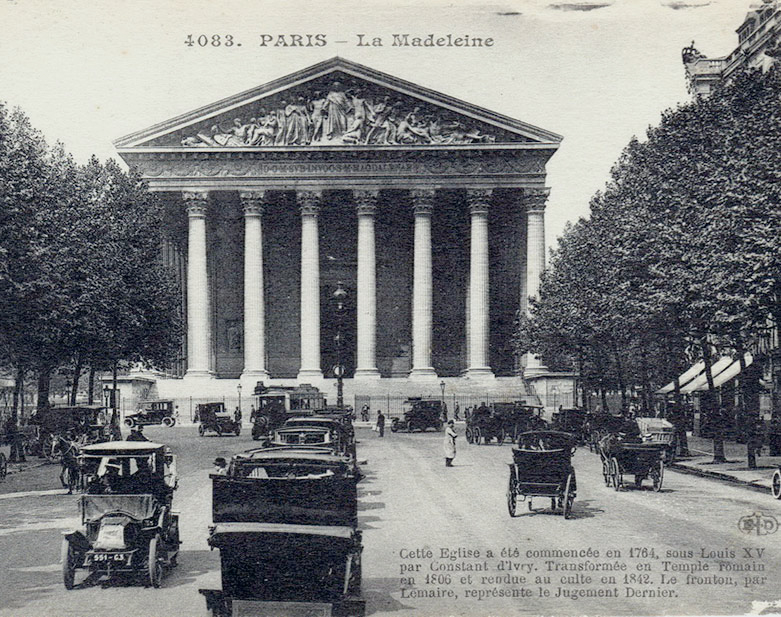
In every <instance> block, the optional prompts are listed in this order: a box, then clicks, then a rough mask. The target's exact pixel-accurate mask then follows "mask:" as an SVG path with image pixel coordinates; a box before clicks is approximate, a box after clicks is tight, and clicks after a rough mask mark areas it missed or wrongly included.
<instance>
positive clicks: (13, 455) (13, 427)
mask: <svg viewBox="0 0 781 617" xmlns="http://www.w3.org/2000/svg"><path fill="white" fill-rule="evenodd" d="M23 392H24V367H21V366H19V367H17V369H16V380H15V382H14V398H13V404H12V405H11V420H10V422H9V426H8V429H7V432H8V433H9V435H8V439H9V441H10V443H11V451H10V453H9V457H8V460H9V462H11V463H22V462H24V460H25V458H24V448H23V446H22V440H21V434H20V433H19V407H20V405H21V406H22V409H23V408H24V394H23Z"/></svg>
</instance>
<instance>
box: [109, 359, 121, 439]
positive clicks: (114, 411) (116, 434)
mask: <svg viewBox="0 0 781 617" xmlns="http://www.w3.org/2000/svg"><path fill="white" fill-rule="evenodd" d="M117 364H118V363H117V361H116V360H114V365H113V367H112V371H111V433H112V437H113V439H115V440H117V441H119V440H121V439H122V432H121V431H120V429H119V413H118V405H119V401H117V399H118V398H119V397H118V396H117Z"/></svg>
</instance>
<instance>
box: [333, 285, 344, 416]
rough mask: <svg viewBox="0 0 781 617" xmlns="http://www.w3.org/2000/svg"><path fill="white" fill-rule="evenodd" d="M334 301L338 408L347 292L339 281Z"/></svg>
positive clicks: (341, 398)
mask: <svg viewBox="0 0 781 617" xmlns="http://www.w3.org/2000/svg"><path fill="white" fill-rule="evenodd" d="M333 297H334V301H335V302H336V336H334V341H335V342H336V365H335V366H334V375H336V406H337V407H338V408H339V409H343V408H344V365H343V364H342V341H343V339H344V337H343V335H342V320H343V316H344V301H345V299H346V298H347V292H346V291H345V289H344V287H342V283H341V281H340V282H338V283H337V284H336V291H334V294H333Z"/></svg>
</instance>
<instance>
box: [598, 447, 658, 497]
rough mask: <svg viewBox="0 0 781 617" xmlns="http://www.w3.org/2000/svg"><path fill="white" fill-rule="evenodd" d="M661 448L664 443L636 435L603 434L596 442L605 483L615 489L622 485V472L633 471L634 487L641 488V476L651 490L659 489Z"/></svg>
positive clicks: (623, 474) (620, 487)
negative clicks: (648, 482)
mask: <svg viewBox="0 0 781 617" xmlns="http://www.w3.org/2000/svg"><path fill="white" fill-rule="evenodd" d="M665 449H666V445H665V444H664V443H660V442H643V441H641V440H640V439H638V438H637V437H636V436H634V437H629V436H623V435H621V434H611V435H607V436H606V437H603V438H602V439H601V440H600V442H599V455H600V458H601V459H602V476H603V478H604V480H605V485H606V486H612V487H613V488H615V489H616V490H617V491H619V490H621V489H622V488H623V487H624V486H625V484H624V476H625V475H633V476H634V485H635V488H641V487H642V485H643V480H645V479H646V478H649V477H650V478H651V482H652V484H653V489H654V491H660V490H661V489H662V481H663V479H664V454H665Z"/></svg>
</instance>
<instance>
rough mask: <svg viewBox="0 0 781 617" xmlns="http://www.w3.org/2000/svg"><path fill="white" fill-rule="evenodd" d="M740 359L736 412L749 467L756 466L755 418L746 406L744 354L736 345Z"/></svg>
mask: <svg viewBox="0 0 781 617" xmlns="http://www.w3.org/2000/svg"><path fill="white" fill-rule="evenodd" d="M737 351H738V354H739V358H738V359H739V361H740V377H739V378H738V414H739V417H740V421H741V423H742V424H743V429H744V430H745V435H746V459H747V460H746V465H747V466H748V468H749V469H756V468H757V450H758V449H759V445H758V444H757V418H756V417H755V416H754V414H753V413H751V414H750V413H749V411H748V409H747V408H746V354H745V350H744V349H743V346H742V345H740V344H739V345H738V346H737Z"/></svg>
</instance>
